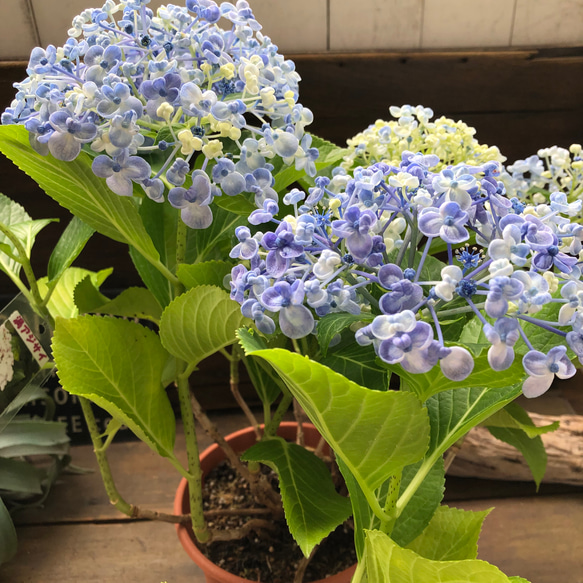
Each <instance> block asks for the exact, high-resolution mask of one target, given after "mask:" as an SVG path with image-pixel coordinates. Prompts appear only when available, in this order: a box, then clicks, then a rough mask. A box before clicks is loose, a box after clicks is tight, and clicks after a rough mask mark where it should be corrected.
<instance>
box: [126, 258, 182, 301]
mask: <svg viewBox="0 0 583 583" xmlns="http://www.w3.org/2000/svg"><path fill="white" fill-rule="evenodd" d="M130 257H131V259H132V262H133V264H134V266H135V268H136V271H137V272H138V274H139V276H140V278H141V279H142V281H143V282H144V285H145V286H146V287H147V288H148V289H149V290H150V291H151V292H152V295H153V296H154V297H155V298H156V300H157V301H158V303H159V304H160V305H161V306H162V307H166V306H167V305H168V304H169V303H170V300H171V298H172V291H171V290H172V284H171V283H170V282H169V281H168V280H167V279H166V278H165V277H164V276H163V275H162V274H161V273H160V272H159V271H158V270H157V269H156V268H155V267H154V266H153V265H152V264H151V263H150V262H149V261H147V260H146V259H144V257H142V255H140V254H139V253H138V252H137V251H136V250H135V249H133V248H132V247H130Z"/></svg>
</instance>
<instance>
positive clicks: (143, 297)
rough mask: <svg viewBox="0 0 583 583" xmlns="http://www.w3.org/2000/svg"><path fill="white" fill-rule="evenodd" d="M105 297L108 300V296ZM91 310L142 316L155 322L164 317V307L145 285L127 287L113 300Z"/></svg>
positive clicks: (113, 314) (126, 315) (101, 312)
mask: <svg viewBox="0 0 583 583" xmlns="http://www.w3.org/2000/svg"><path fill="white" fill-rule="evenodd" d="M105 299H106V300H108V298H105ZM91 311H93V312H97V313H99V314H107V315H108V316H122V317H124V318H140V319H143V320H151V321H153V322H159V321H160V318H161V317H162V308H161V307H160V304H159V303H158V302H157V300H156V298H155V297H154V294H152V292H151V291H149V290H147V289H145V288H143V287H130V288H128V289H125V290H124V291H122V292H121V293H120V294H119V295H118V296H117V297H115V298H114V299H113V300H108V301H107V302H106V303H105V304H101V305H100V306H99V307H98V308H95V309H93V310H91Z"/></svg>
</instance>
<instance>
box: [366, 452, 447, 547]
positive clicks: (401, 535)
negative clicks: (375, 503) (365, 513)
mask: <svg viewBox="0 0 583 583" xmlns="http://www.w3.org/2000/svg"><path fill="white" fill-rule="evenodd" d="M421 464H422V462H417V463H416V464H413V465H411V466H407V467H406V468H404V469H403V475H402V477H401V488H400V494H402V493H403V492H404V491H405V490H406V488H407V486H408V485H409V484H410V483H411V481H412V480H413V478H414V477H415V476H416V475H417V472H418V471H419V468H420V467H421ZM444 491H445V470H444V467H443V458H442V457H439V459H438V460H437V461H436V462H435V463H434V464H433V467H432V468H431V469H430V470H429V472H428V473H427V475H426V476H425V478H424V479H423V482H421V485H420V486H419V487H418V488H417V490H416V491H415V494H414V495H413V497H412V498H411V500H410V502H409V503H408V504H407V506H405V508H404V509H403V512H402V513H401V514H400V516H399V518H397V521H396V522H395V526H394V527H393V530H392V531H391V538H392V539H393V540H394V541H395V542H396V543H397V544H399V545H401V546H406V545H407V544H409V543H410V542H411V541H412V540H413V539H414V538H416V537H417V536H419V535H420V534H421V532H423V529H424V528H425V527H426V526H427V525H428V524H429V523H430V521H431V519H432V517H433V515H434V513H435V511H436V510H437V509H438V508H439V504H440V502H441V500H442V498H443V493H444ZM375 528H376V526H375Z"/></svg>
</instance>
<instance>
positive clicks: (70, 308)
mask: <svg viewBox="0 0 583 583" xmlns="http://www.w3.org/2000/svg"><path fill="white" fill-rule="evenodd" d="M112 271H113V269H102V270H101V271H98V272H97V273H96V272H94V271H88V270H87V269H81V268H80V267H69V268H68V269H67V270H66V271H65V272H64V273H63V276H62V277H61V278H60V279H59V281H58V283H57V285H56V286H55V290H54V291H53V294H52V295H51V298H50V300H49V302H48V304H47V308H48V309H49V312H50V314H51V316H52V317H53V318H58V317H60V318H74V317H75V316H78V315H79V310H78V308H77V306H76V305H75V301H74V294H75V288H76V287H77V284H79V283H80V282H81V281H83V280H84V279H85V278H86V277H87V276H89V278H90V280H91V283H92V284H93V285H94V286H95V287H96V288H99V287H100V286H101V284H102V283H103V282H104V281H105V280H106V279H107V277H108V276H109V275H110V274H111V272H112ZM38 289H39V292H40V294H41V296H44V295H45V294H46V293H47V290H48V288H47V278H46V277H42V278H41V279H39V280H38Z"/></svg>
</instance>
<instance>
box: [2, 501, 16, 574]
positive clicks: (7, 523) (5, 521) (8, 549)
mask: <svg viewBox="0 0 583 583" xmlns="http://www.w3.org/2000/svg"><path fill="white" fill-rule="evenodd" d="M17 546H18V542H17V539H16V529H15V528H14V523H13V522H12V518H10V514H9V512H8V510H7V508H6V506H4V502H2V498H0V565H2V563H6V562H7V561H9V560H10V559H11V558H12V557H13V556H14V555H15V554H16V549H17Z"/></svg>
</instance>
